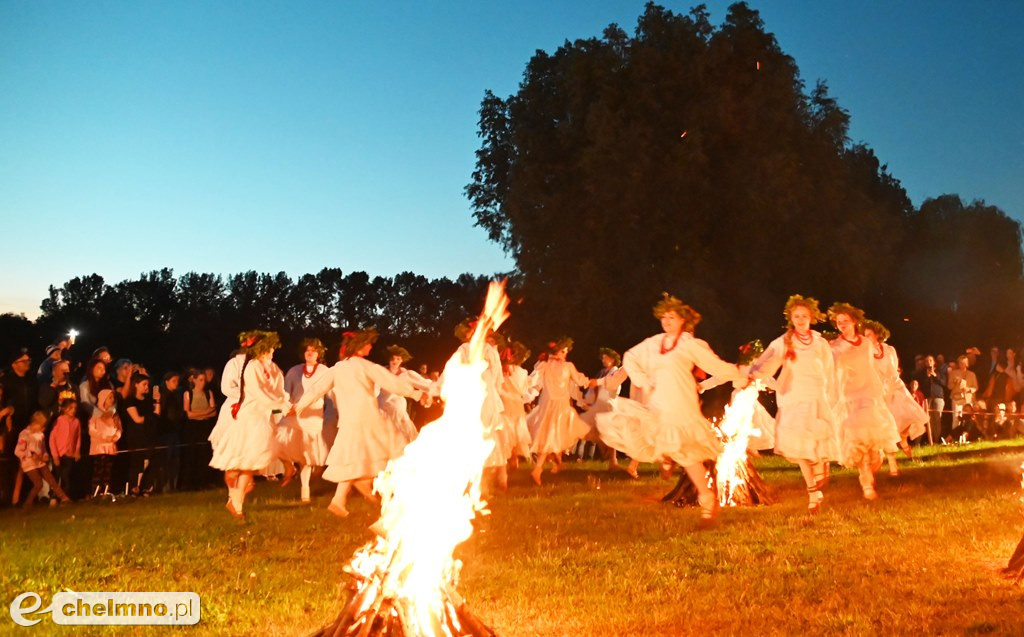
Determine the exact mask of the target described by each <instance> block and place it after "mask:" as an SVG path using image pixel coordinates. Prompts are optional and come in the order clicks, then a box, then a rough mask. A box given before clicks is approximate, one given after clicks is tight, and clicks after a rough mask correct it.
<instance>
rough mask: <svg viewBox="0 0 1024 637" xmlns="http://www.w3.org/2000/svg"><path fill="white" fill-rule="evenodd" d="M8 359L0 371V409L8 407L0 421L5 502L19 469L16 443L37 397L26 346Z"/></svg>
mask: <svg viewBox="0 0 1024 637" xmlns="http://www.w3.org/2000/svg"><path fill="white" fill-rule="evenodd" d="M8 362H9V363H10V366H9V367H8V368H7V369H5V370H4V371H3V372H2V373H0V390H2V391H0V409H6V408H8V407H9V408H10V410H9V411H8V413H7V416H6V417H5V418H4V419H2V420H0V436H2V444H0V447H2V458H3V459H4V460H5V462H0V498H2V499H3V501H5V502H10V501H11V495H12V490H13V487H14V476H15V474H16V473H17V471H18V464H17V462H15V461H14V446H15V442H16V441H17V439H18V434H20V433H21V431H22V430H23V429H24V428H25V427H26V426H27V425H28V421H29V418H30V417H31V416H32V412H33V411H35V409H36V400H37V399H38V393H37V392H38V390H37V389H36V381H35V378H34V377H33V376H32V375H31V374H30V373H29V370H30V369H32V357H31V356H30V355H29V353H28V348H25V347H20V348H18V349H16V350H14V351H13V352H12V353H11V356H10V358H8Z"/></svg>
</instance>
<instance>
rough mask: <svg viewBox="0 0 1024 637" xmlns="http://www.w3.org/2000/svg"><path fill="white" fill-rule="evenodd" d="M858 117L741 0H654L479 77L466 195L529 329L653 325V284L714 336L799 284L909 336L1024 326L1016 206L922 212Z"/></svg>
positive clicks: (931, 206) (977, 335)
mask: <svg viewBox="0 0 1024 637" xmlns="http://www.w3.org/2000/svg"><path fill="white" fill-rule="evenodd" d="M849 123H850V115H849V113H848V112H847V111H846V110H844V109H843V108H842V107H841V106H840V105H839V103H838V102H837V100H836V99H835V98H833V97H832V96H830V95H829V92H828V88H827V86H826V84H825V83H824V82H818V83H817V84H816V85H815V86H814V87H812V88H810V89H808V88H807V86H806V85H805V83H804V81H803V80H802V79H801V78H800V74H799V69H798V68H797V65H796V62H795V61H794V60H793V58H791V57H790V56H788V55H786V54H785V53H784V52H783V51H782V50H781V49H780V48H779V45H778V43H777V41H776V39H775V37H774V36H773V35H772V34H771V33H769V32H767V31H766V30H765V27H764V24H763V22H762V21H761V19H760V16H759V15H758V13H757V12H756V11H754V10H752V9H750V8H749V7H748V6H747V5H746V4H745V3H742V2H741V3H737V4H734V5H732V6H731V7H730V8H729V10H728V14H727V15H726V16H725V20H724V22H723V23H722V24H721V25H720V26H718V27H716V26H714V25H713V24H712V23H711V20H710V15H709V14H708V12H707V10H706V8H705V7H704V6H703V5H701V6H698V7H696V8H694V9H693V10H692V11H691V12H690V13H689V14H687V15H682V14H676V13H673V12H671V11H667V10H666V9H664V8H662V7H660V6H657V5H655V4H653V3H651V4H648V5H647V6H646V10H645V12H644V13H643V15H641V16H640V18H639V20H638V23H637V26H636V29H635V32H634V34H633V35H632V36H630V35H629V34H627V33H626V32H625V31H623V30H622V29H620V28H619V27H618V26H617V25H614V24H613V25H611V26H609V27H608V28H607V29H605V31H604V33H603V35H602V36H601V37H600V38H596V37H595V38H590V39H582V40H576V41H575V42H568V41H567V42H566V43H565V44H564V45H563V46H561V47H560V48H558V50H557V51H555V52H554V53H546V52H543V51H538V52H537V54H536V55H535V56H534V57H533V58H532V59H531V60H530V61H529V63H528V64H527V67H526V71H525V73H524V75H523V79H522V82H521V83H520V85H519V89H518V91H517V92H516V93H515V94H513V95H510V96H508V97H507V98H504V99H502V98H500V97H497V96H495V95H494V94H492V93H490V92H487V93H486V94H485V97H484V99H483V102H482V104H481V109H480V122H479V134H480V137H481V138H482V143H481V147H480V149H479V150H478V151H477V164H476V170H475V172H474V173H473V177H472V181H471V182H470V184H469V185H468V186H467V187H466V193H467V196H468V197H469V199H470V201H471V203H472V206H473V210H474V217H475V219H476V224H477V225H479V226H481V227H483V228H484V229H485V230H487V232H488V233H489V235H490V238H491V239H492V240H494V241H496V242H498V243H500V244H501V246H502V247H503V248H504V249H505V250H506V252H507V253H508V254H510V255H511V256H512V257H514V259H515V262H516V265H517V269H518V272H519V274H520V275H521V277H522V294H523V297H524V298H525V302H524V304H523V311H524V313H526V314H527V315H528V316H529V322H530V325H531V326H533V327H536V328H537V329H543V330H546V333H547V334H552V333H559V332H566V333H571V334H574V335H576V336H577V339H578V341H579V342H580V343H581V344H584V345H585V348H586V349H587V350H590V349H592V348H594V347H596V346H598V345H601V344H605V343H607V344H611V345H615V344H617V345H623V344H628V343H634V342H636V341H637V340H638V339H639V338H641V337H642V336H645V335H648V334H650V333H652V332H654V331H656V329H657V326H656V324H655V323H654V321H653V319H652V318H651V316H650V307H651V305H652V304H653V302H654V301H655V300H656V299H657V298H658V296H659V294H660V293H661V292H662V291H670V292H672V293H674V294H676V295H678V296H680V297H681V298H683V299H684V300H686V301H687V302H689V303H690V304H691V305H693V306H694V307H696V308H697V309H698V310H699V311H701V312H702V313H703V314H704V316H705V323H704V324H703V325H702V326H701V327H700V328H698V331H699V333H700V334H701V335H702V336H704V337H705V338H708V339H710V340H711V341H712V342H714V343H717V344H718V345H719V346H721V347H729V348H731V347H733V346H735V345H738V344H739V343H742V342H745V341H747V340H748V339H751V338H754V337H760V338H765V337H772V336H774V335H775V334H777V333H778V332H779V329H780V327H781V325H782V315H781V311H782V307H783V305H784V303H785V300H786V298H787V297H788V295H790V294H792V293H801V294H804V295H812V296H815V297H817V298H819V299H821V300H822V301H823V302H825V303H829V302H832V301H837V300H842V301H849V302H853V303H855V304H858V305H860V306H862V307H865V308H866V309H867V310H868V312H869V313H870V314H871V315H873V316H874V317H875V318H878V319H879V320H882V321H884V322H885V323H887V324H888V325H889V326H890V327H891V328H892V329H893V330H894V333H895V338H896V340H897V342H898V343H900V344H901V346H902V349H903V352H904V353H905V354H910V355H912V354H913V353H914V351H915V350H918V351H923V350H929V349H930V350H932V351H936V350H937V351H957V350H958V349H959V351H962V349H960V348H962V347H964V345H965V344H978V345H983V343H982V341H986V342H985V343H984V344H985V345H987V341H989V340H991V341H992V342H998V343H1003V344H1013V345H1020V344H1021V343H1024V334H1022V333H1021V328H1020V324H1019V322H1018V321H1017V320H1016V317H1017V316H1020V315H1021V310H1022V309H1024V303H1022V300H1021V299H1022V298H1024V296H1022V294H1021V292H1022V291H1024V286H1022V284H1021V269H1022V268H1021V228H1020V224H1019V223H1018V222H1016V221H1014V220H1012V219H1010V218H1009V217H1008V216H1007V215H1006V214H1004V213H1003V212H1002V211H1000V210H999V209H997V208H995V207H992V206H987V205H985V203H984V202H973V203H971V204H968V205H964V204H963V202H961V200H960V199H959V197H957V196H955V195H946V196H943V197H939V198H937V199H932V200H928V201H926V202H924V203H923V204H922V205H921V207H920V208H919V209H915V208H914V207H913V206H912V204H911V202H910V200H909V198H908V197H907V195H906V192H905V191H904V189H903V187H902V186H901V184H900V182H899V180H898V179H896V177H894V176H893V175H892V174H890V173H889V172H888V170H887V168H886V166H884V165H882V163H881V162H880V161H879V160H878V158H877V157H876V156H875V154H874V152H873V151H872V150H871V148H870V147H868V146H867V145H866V144H863V143H851V141H850V139H849V135H848V130H849ZM536 336H538V337H539V336H540V334H536ZM725 353H726V355H727V356H728V351H727V350H725Z"/></svg>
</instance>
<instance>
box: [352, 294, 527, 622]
mask: <svg viewBox="0 0 1024 637" xmlns="http://www.w3.org/2000/svg"><path fill="white" fill-rule="evenodd" d="M504 288H505V286H504V282H502V283H491V285H490V289H489V290H488V293H487V301H486V303H485V306H484V312H483V314H481V316H480V320H479V321H478V322H477V325H476V328H475V330H474V332H473V335H472V337H471V339H470V342H469V360H468V362H467V361H465V360H462V359H461V357H460V356H458V355H456V356H454V357H452V359H451V360H450V361H449V362H448V364H447V365H446V366H445V369H444V386H443V389H442V398H443V399H444V401H445V410H444V415H443V416H442V417H441V418H439V419H438V420H436V421H435V422H433V423H431V424H429V425H427V426H426V427H424V428H423V430H422V431H421V432H420V434H419V436H418V437H417V438H416V440H414V441H413V442H412V443H410V444H409V445H408V446H407V447H406V448H405V453H404V455H402V456H401V457H400V458H397V459H396V460H394V461H392V462H390V463H389V464H388V466H387V468H386V469H385V470H384V471H382V472H381V473H380V475H378V476H377V479H376V480H375V482H374V487H375V489H376V490H377V491H378V492H379V493H380V495H381V516H380V519H379V520H378V521H377V523H376V524H375V525H374V529H375V530H376V532H377V533H378V537H377V538H376V539H375V540H374V541H373V542H371V543H369V544H367V545H366V546H364V547H363V548H361V549H360V550H359V551H357V552H356V555H355V556H354V557H353V558H352V561H351V563H350V564H349V565H348V567H347V568H346V570H348V571H349V572H350V573H352V574H353V575H355V576H356V580H357V586H358V591H357V595H362V599H363V600H364V602H363V607H362V608H359V609H358V611H357V613H356V617H360V616H363V615H364V614H365V612H366V611H367V610H370V609H371V608H372V607H374V606H377V607H378V608H380V605H381V604H383V603H385V602H387V603H388V605H389V606H390V607H391V608H392V609H393V610H392V613H393V615H394V619H395V620H396V621H399V622H401V624H402V626H403V629H404V631H403V632H404V634H406V635H424V636H426V635H453V634H459V628H460V627H459V625H458V620H457V619H456V613H455V612H454V611H455V609H454V608H453V607H452V604H454V603H455V601H454V600H458V599H459V598H458V596H457V594H456V593H455V587H456V584H457V582H458V576H459V570H460V568H461V563H460V562H459V561H458V560H455V559H454V558H453V557H452V553H453V552H454V550H455V547H456V546H458V545H459V544H460V543H462V542H463V541H465V540H466V539H468V538H469V536H470V535H472V533H473V524H472V521H473V518H474V517H475V516H476V515H477V514H478V513H479V514H486V513H487V510H486V503H485V502H484V501H483V499H482V498H481V493H480V482H481V476H482V474H483V467H484V463H485V461H486V460H487V457H488V456H489V455H490V453H491V451H492V449H493V446H494V444H493V442H492V441H490V440H487V437H486V435H485V431H484V427H483V424H482V423H481V418H480V410H481V406H482V405H483V401H484V395H485V388H484V383H483V380H482V378H483V372H484V370H485V368H486V363H485V362H484V357H483V352H484V346H485V343H486V338H487V333H488V331H489V330H492V329H497V327H498V326H500V325H501V324H502V323H503V322H504V321H505V319H506V318H508V297H507V296H506V295H505V289H504ZM367 593H368V594H367ZM450 623H452V624H453V625H454V627H455V629H456V631H455V632H454V633H453V631H452V630H451V628H450V627H449V624H450ZM366 628H367V627H366V626H360V625H359V623H358V622H357V623H356V624H355V625H353V626H352V628H351V630H350V631H349V634H356V633H358V632H360V631H361V630H364V629H366Z"/></svg>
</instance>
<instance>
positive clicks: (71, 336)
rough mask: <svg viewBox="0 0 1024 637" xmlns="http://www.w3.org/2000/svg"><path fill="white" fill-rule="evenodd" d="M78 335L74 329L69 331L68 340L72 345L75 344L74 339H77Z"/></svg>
mask: <svg viewBox="0 0 1024 637" xmlns="http://www.w3.org/2000/svg"><path fill="white" fill-rule="evenodd" d="M80 333H81V332H79V331H78V330H75V329H72V330H71V331H69V332H68V340H69V341H70V342H71V344H72V345H74V344H75V339H76V338H78V335H79V334H80Z"/></svg>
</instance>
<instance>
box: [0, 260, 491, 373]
mask: <svg viewBox="0 0 1024 637" xmlns="http://www.w3.org/2000/svg"><path fill="white" fill-rule="evenodd" d="M488 281H489V277H484V276H475V275H470V274H463V275H461V276H459V277H458V278H456V279H454V280H452V279H448V278H443V277H442V278H438V279H427V278H426V277H424V276H420V275H417V274H413V273H411V272H403V273H401V274H398V275H396V276H394V277H384V276H377V277H372V278H371V277H370V276H369V275H368V274H366V273H365V272H351V273H349V274H347V275H344V274H343V273H342V271H341V270H339V269H337V268H324V269H323V270H321V271H320V272H318V273H316V274H306V275H303V276H301V277H299V278H298V279H296V280H292V279H291V278H290V277H289V276H288V275H286V274H285V273H283V272H282V273H278V274H276V275H275V274H259V273H256V272H252V271H249V272H244V273H241V274H235V275H231V276H228V277H221V276H219V275H216V274H208V273H196V272H189V273H187V274H184V275H181V276H177V277H176V276H175V275H174V273H173V272H172V271H171V270H169V269H166V268H165V269H163V270H159V271H153V272H149V273H145V274H142V275H141V276H139V277H138V278H137V279H132V280H126V281H121V282H120V283H116V284H113V285H110V284H107V283H106V282H105V281H104V280H103V277H101V276H99V275H96V274H92V275H89V276H85V277H76V278H74V279H71V280H70V281H67V282H66V283H64V284H63V285H62V286H60V287H53V286H51V287H50V290H49V297H48V298H47V299H45V300H44V301H43V302H42V306H41V309H42V314H41V315H40V316H39V318H38V319H37V320H36V321H35V323H34V324H33V323H32V322H30V321H28V320H27V319H25V318H24V317H18V316H12V315H4V316H2V317H0V329H2V334H3V335H2V337H0V338H2V339H3V341H4V342H3V345H4V346H5V348H4V349H5V351H6V350H9V349H11V348H13V347H17V346H23V345H30V346H31V347H32V348H33V356H34V357H37V358H38V357H41V356H42V350H43V347H44V346H45V344H47V343H51V342H54V341H56V340H57V339H58V338H59V337H60V336H61V335H63V334H66V333H67V332H68V330H69V329H71V328H74V329H76V330H78V331H79V332H81V336H79V337H78V341H77V342H76V346H75V350H74V351H75V353H76V354H77V356H78V357H79V358H81V357H84V356H87V355H88V353H89V352H92V350H93V349H95V348H96V347H99V346H100V345H106V346H107V347H109V348H110V349H111V351H112V352H113V354H114V356H116V357H121V356H124V357H128V358H132V359H134V360H139V361H142V362H144V363H146V364H147V365H148V366H149V368H150V369H151V370H153V371H158V370H164V369H172V368H180V367H182V366H185V365H204V366H205V365H213V366H218V367H219V366H220V365H221V364H223V362H224V361H225V360H227V356H228V354H229V353H230V352H231V350H232V349H233V348H234V347H235V346H236V345H237V339H236V336H237V334H238V333H239V332H241V331H243V330H248V329H254V328H259V329H268V330H275V331H277V332H279V333H280V335H281V338H282V342H283V344H284V347H283V352H282V355H280V356H278V357H277V360H278V361H279V362H280V363H281V364H283V365H285V364H289V363H291V362H298V361H299V360H300V356H299V352H298V349H297V348H298V345H299V343H300V341H301V339H302V338H305V337H308V336H315V337H318V338H320V339H321V340H323V341H324V343H325V344H326V345H327V348H328V352H329V354H328V358H329V360H331V361H332V362H333V360H334V359H335V358H336V354H337V350H338V346H339V344H340V340H341V332H342V331H343V330H346V329H359V328H363V327H369V326H375V327H376V328H377V329H378V330H379V331H380V332H381V340H380V345H381V347H378V351H377V355H378V359H380V358H382V352H383V346H386V345H387V344H389V343H392V342H400V343H401V344H402V345H403V346H405V347H406V348H407V349H408V350H410V351H411V352H412V353H413V354H414V355H415V356H416V357H417V359H418V360H419V361H422V362H427V363H429V364H430V365H431V367H436V366H438V365H440V364H441V363H443V362H444V360H445V359H446V358H447V357H448V355H450V353H451V351H453V350H454V349H455V347H457V345H458V342H457V341H456V340H455V338H454V336H453V330H454V328H455V326H456V325H457V324H458V323H459V322H460V321H462V320H464V319H465V318H467V317H469V316H473V315H474V314H477V313H479V311H480V306H481V305H482V302H483V297H484V294H485V292H486V289H487V282H488Z"/></svg>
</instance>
